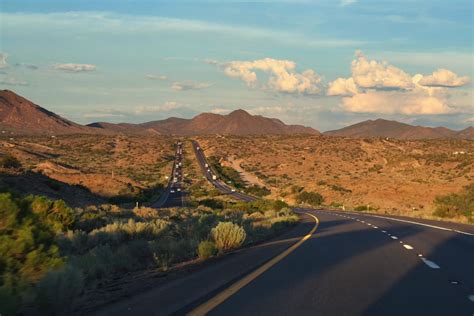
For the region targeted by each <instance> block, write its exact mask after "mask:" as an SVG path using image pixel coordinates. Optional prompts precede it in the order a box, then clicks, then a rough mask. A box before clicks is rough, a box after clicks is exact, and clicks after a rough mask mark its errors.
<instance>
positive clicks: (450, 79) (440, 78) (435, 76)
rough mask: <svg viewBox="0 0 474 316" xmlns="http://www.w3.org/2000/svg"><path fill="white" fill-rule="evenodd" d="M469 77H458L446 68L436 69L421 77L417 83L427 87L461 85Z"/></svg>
mask: <svg viewBox="0 0 474 316" xmlns="http://www.w3.org/2000/svg"><path fill="white" fill-rule="evenodd" d="M469 81H470V80H469V77H467V76H464V77H459V76H458V75H457V74H455V73H454V72H452V71H450V70H447V69H438V70H437V71H435V72H433V73H432V74H431V75H429V76H426V77H423V78H421V80H420V81H419V84H420V85H422V86H427V87H446V88H454V87H462V86H464V85H466V84H468V83H469Z"/></svg>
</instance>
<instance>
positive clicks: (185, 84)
mask: <svg viewBox="0 0 474 316" xmlns="http://www.w3.org/2000/svg"><path fill="white" fill-rule="evenodd" d="M210 86H212V83H208V82H201V83H199V82H193V81H181V82H173V84H172V85H171V89H173V90H176V91H187V90H199V89H205V88H209V87H210Z"/></svg>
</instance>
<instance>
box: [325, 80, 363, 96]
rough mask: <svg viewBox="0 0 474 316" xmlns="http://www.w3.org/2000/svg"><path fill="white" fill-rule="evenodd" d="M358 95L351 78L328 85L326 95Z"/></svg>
mask: <svg viewBox="0 0 474 316" xmlns="http://www.w3.org/2000/svg"><path fill="white" fill-rule="evenodd" d="M357 93H359V89H358V88H357V86H356V84H355V82H354V79H353V78H348V79H345V78H338V79H336V80H334V81H333V82H330V83H329V87H328V91H327V95H341V96H349V95H354V94H357Z"/></svg>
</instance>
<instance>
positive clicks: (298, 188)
mask: <svg viewBox="0 0 474 316" xmlns="http://www.w3.org/2000/svg"><path fill="white" fill-rule="evenodd" d="M303 189H304V188H303V187H301V186H298V185H293V186H292V187H291V193H293V194H295V193H300V192H301V191H303Z"/></svg>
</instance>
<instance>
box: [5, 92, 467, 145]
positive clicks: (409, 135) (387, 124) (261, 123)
mask: <svg viewBox="0 0 474 316" xmlns="http://www.w3.org/2000/svg"><path fill="white" fill-rule="evenodd" d="M0 130H1V131H3V133H6V132H8V133H14V134H29V135H36V134H38V135H41V134H46V135H59V134H108V135H113V134H127V135H144V136H145V135H178V136H192V135H207V134H222V135H290V134H310V135H320V133H319V132H318V131H317V130H315V129H313V128H310V127H304V126H301V125H286V124H285V123H283V122H282V121H280V120H278V119H274V118H267V117H263V116H260V115H251V114H249V113H247V112H246V111H244V110H236V111H233V112H231V113H229V114H228V115H220V114H213V113H202V114H199V115H197V116H195V117H194V118H192V119H183V118H176V117H171V118H168V119H165V120H159V121H151V122H146V123H141V124H131V123H119V124H114V123H106V122H97V123H91V124H89V125H80V124H77V123H74V122H71V121H69V120H67V119H65V118H62V117H61V116H59V115H57V114H55V113H53V112H50V111H48V110H46V109H44V108H42V107H41V106H39V105H36V104H34V103H32V102H31V101H29V100H27V99H25V98H23V97H21V96H19V95H17V94H16V93H14V92H12V91H9V90H2V91H0ZM323 135H326V136H343V137H353V138H370V137H389V138H397V139H435V138H450V139H471V140H474V127H472V126H471V127H468V128H466V129H464V130H462V131H453V130H450V129H448V128H445V127H436V128H432V127H423V126H412V125H408V124H404V123H400V122H396V121H388V120H383V119H377V120H369V121H364V122H360V123H357V124H354V125H351V126H348V127H344V128H342V129H339V130H334V131H328V132H325V133H323Z"/></svg>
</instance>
